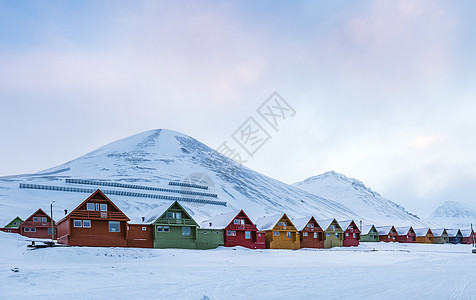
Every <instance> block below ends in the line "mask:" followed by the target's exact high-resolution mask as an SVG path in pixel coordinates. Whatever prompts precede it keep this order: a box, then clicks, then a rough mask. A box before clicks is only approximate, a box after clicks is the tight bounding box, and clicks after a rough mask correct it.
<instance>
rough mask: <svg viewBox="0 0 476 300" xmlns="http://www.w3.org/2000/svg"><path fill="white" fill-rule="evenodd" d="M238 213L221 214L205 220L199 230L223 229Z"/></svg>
mask: <svg viewBox="0 0 476 300" xmlns="http://www.w3.org/2000/svg"><path fill="white" fill-rule="evenodd" d="M238 213H239V211H232V212H229V213H221V214H219V215H216V216H215V217H213V218H211V219H209V220H205V221H203V222H202V223H201V224H200V228H206V229H224V228H225V227H226V226H228V224H230V222H231V221H232V220H233V219H234V218H235V217H236V215H237V214H238Z"/></svg>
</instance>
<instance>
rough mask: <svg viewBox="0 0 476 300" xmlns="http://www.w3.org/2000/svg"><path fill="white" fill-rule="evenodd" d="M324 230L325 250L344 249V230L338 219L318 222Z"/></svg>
mask: <svg viewBox="0 0 476 300" xmlns="http://www.w3.org/2000/svg"><path fill="white" fill-rule="evenodd" d="M317 222H318V223H319V225H321V228H322V229H323V230H324V248H326V249H329V248H332V247H342V246H343V245H344V230H343V229H342V228H341V227H340V225H339V222H337V220H336V219H326V220H317Z"/></svg>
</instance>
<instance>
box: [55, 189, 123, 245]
mask: <svg viewBox="0 0 476 300" xmlns="http://www.w3.org/2000/svg"><path fill="white" fill-rule="evenodd" d="M127 221H129V218H128V217H127V216H126V215H125V214H124V213H123V212H122V211H121V210H120V209H119V208H118V207H117V206H116V205H115V204H114V203H113V202H112V201H111V200H110V199H109V198H108V197H106V195H104V194H103V193H102V192H101V191H100V190H97V191H95V192H94V193H93V194H92V195H91V196H89V197H88V198H87V199H86V200H84V201H83V202H82V203H81V204H79V205H78V206H77V207H76V208H75V209H74V210H73V211H72V212H70V213H69V214H68V215H67V216H66V217H64V218H63V219H61V220H60V221H58V243H60V244H65V245H71V246H96V247H127Z"/></svg>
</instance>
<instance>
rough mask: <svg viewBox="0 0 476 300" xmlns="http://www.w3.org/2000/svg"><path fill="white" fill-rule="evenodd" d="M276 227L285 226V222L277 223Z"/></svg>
mask: <svg viewBox="0 0 476 300" xmlns="http://www.w3.org/2000/svg"><path fill="white" fill-rule="evenodd" d="M278 226H286V222H284V221H281V222H278Z"/></svg>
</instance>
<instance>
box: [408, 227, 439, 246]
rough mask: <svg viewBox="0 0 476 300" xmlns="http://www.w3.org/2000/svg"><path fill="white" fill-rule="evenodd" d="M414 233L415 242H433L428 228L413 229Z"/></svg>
mask: <svg viewBox="0 0 476 300" xmlns="http://www.w3.org/2000/svg"><path fill="white" fill-rule="evenodd" d="M413 231H415V234H416V240H415V243H422V244H433V240H434V236H433V233H432V232H431V229H430V228H417V229H413Z"/></svg>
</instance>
